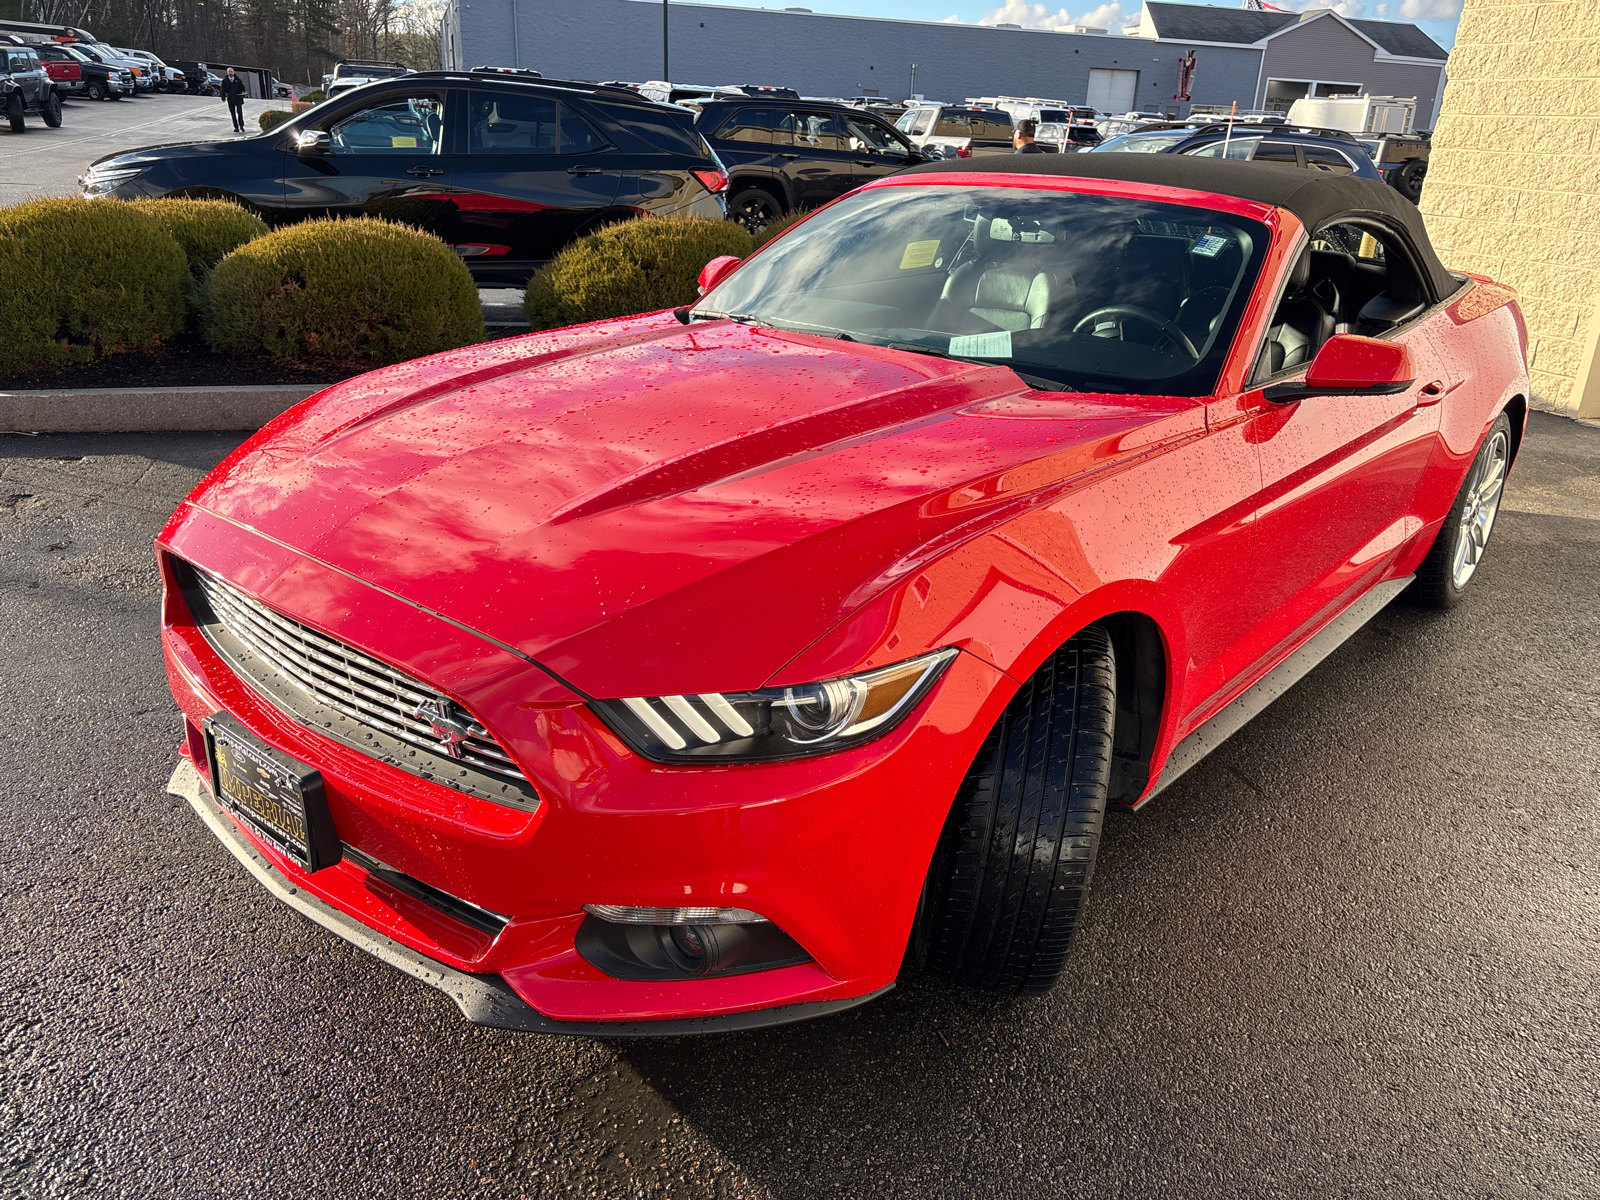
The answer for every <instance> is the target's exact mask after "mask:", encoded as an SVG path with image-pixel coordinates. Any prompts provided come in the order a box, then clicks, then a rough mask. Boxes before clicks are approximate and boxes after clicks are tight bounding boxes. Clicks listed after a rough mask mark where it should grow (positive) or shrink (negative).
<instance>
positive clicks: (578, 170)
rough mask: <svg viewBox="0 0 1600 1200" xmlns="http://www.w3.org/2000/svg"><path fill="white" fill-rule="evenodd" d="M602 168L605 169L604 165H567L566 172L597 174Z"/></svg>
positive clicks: (569, 173)
mask: <svg viewBox="0 0 1600 1200" xmlns="http://www.w3.org/2000/svg"><path fill="white" fill-rule="evenodd" d="M604 170H605V168H604V167H568V168H567V174H568V175H598V174H600V173H601V172H602V171H604Z"/></svg>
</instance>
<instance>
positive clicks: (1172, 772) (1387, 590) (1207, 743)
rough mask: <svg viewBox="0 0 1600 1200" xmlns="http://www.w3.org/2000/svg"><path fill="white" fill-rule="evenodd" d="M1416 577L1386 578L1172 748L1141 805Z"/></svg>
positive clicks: (1308, 670)
mask: <svg viewBox="0 0 1600 1200" xmlns="http://www.w3.org/2000/svg"><path fill="white" fill-rule="evenodd" d="M1413 578H1414V576H1411V575H1407V576H1406V577H1405V578H1404V579H1386V580H1384V581H1383V582H1382V583H1378V584H1374V585H1373V586H1372V588H1371V590H1370V591H1368V592H1367V594H1366V595H1364V596H1362V597H1361V598H1360V599H1359V600H1357V601H1356V602H1355V603H1354V604H1352V605H1350V607H1349V608H1347V609H1345V610H1344V611H1343V612H1342V613H1340V614H1339V615H1338V616H1337V617H1335V618H1334V619H1333V620H1331V621H1329V622H1328V623H1327V624H1326V625H1324V626H1323V627H1322V628H1321V629H1320V630H1319V631H1318V632H1317V633H1316V634H1315V635H1314V636H1313V637H1311V638H1310V639H1309V640H1308V641H1307V642H1306V643H1305V645H1303V646H1301V647H1300V649H1298V650H1296V651H1295V652H1294V653H1293V654H1291V655H1289V657H1288V658H1286V659H1284V660H1283V661H1282V662H1281V663H1279V664H1278V665H1277V666H1276V667H1274V668H1273V669H1272V670H1270V671H1268V672H1267V673H1266V674H1265V675H1263V676H1262V677H1261V678H1260V679H1259V680H1257V681H1256V683H1255V685H1254V686H1253V687H1250V688H1249V689H1247V690H1246V691H1245V692H1244V693H1243V694H1242V695H1240V696H1239V697H1238V698H1237V699H1236V700H1234V702H1233V703H1232V704H1230V705H1228V707H1227V708H1225V709H1223V710H1222V711H1221V712H1219V713H1218V714H1217V715H1216V716H1214V717H1212V718H1211V719H1210V720H1209V721H1207V722H1206V723H1205V724H1204V725H1202V726H1200V728H1199V729H1196V730H1195V731H1194V732H1193V733H1191V734H1190V735H1189V736H1188V737H1186V738H1184V739H1183V741H1181V742H1179V743H1178V744H1177V745H1176V746H1175V747H1173V750H1172V753H1171V754H1169V755H1167V764H1166V766H1164V767H1162V768H1161V778H1160V779H1159V780H1157V782H1156V785H1155V786H1154V787H1153V788H1151V789H1150V790H1149V791H1148V792H1146V793H1145V796H1144V799H1142V800H1140V801H1139V804H1138V805H1135V806H1134V807H1136V808H1137V807H1139V805H1143V804H1147V803H1149V802H1150V801H1151V800H1153V799H1155V797H1156V796H1157V795H1159V794H1160V793H1161V792H1163V791H1165V790H1166V789H1167V788H1168V787H1169V786H1171V785H1172V784H1173V783H1174V782H1176V781H1177V779H1178V778H1179V777H1180V776H1181V775H1182V774H1183V773H1184V772H1185V771H1187V770H1188V769H1189V768H1190V767H1192V766H1194V765H1195V764H1196V763H1197V762H1199V761H1200V760H1201V759H1202V758H1204V757H1205V756H1206V755H1208V754H1210V753H1211V752H1212V751H1213V750H1215V749H1216V748H1217V747H1218V746H1220V745H1222V743H1223V742H1225V741H1227V740H1228V739H1229V738H1230V737H1232V736H1233V735H1234V734H1236V733H1238V732H1239V730H1241V729H1243V728H1244V727H1245V725H1247V724H1248V723H1249V722H1250V720H1251V719H1252V718H1253V717H1255V716H1256V714H1257V713H1259V712H1261V711H1262V710H1263V709H1264V708H1266V707H1267V705H1269V704H1271V703H1272V702H1273V701H1274V700H1276V699H1277V698H1278V697H1279V696H1281V695H1283V694H1284V693H1285V692H1287V691H1288V690H1289V689H1290V688H1292V687H1293V686H1294V685H1295V684H1297V683H1299V682H1300V680H1301V679H1303V678H1305V676H1307V675H1309V674H1310V673H1311V671H1312V670H1313V669H1315V668H1316V667H1317V665H1318V664H1319V663H1321V662H1322V660H1323V659H1325V658H1327V657H1328V655H1330V654H1332V653H1333V652H1334V651H1335V650H1337V649H1338V648H1339V647H1340V646H1342V645H1344V643H1345V642H1347V641H1349V640H1350V638H1351V637H1353V636H1354V635H1355V634H1356V633H1358V632H1359V631H1360V630H1361V627H1362V626H1363V625H1365V624H1366V623H1367V622H1368V621H1370V620H1372V618H1373V617H1375V616H1377V615H1378V614H1379V613H1380V612H1382V611H1383V609H1384V608H1385V607H1386V606H1387V605H1388V604H1389V602H1390V601H1391V600H1393V599H1394V598H1395V597H1396V596H1398V595H1399V594H1400V593H1401V592H1403V591H1405V590H1406V588H1407V587H1409V586H1410V584H1411V580H1412V579H1413Z"/></svg>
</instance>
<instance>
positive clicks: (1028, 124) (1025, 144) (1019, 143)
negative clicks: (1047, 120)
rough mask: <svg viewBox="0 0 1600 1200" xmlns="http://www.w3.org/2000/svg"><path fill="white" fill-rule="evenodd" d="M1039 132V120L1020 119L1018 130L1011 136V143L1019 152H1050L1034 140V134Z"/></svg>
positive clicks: (1016, 151)
mask: <svg viewBox="0 0 1600 1200" xmlns="http://www.w3.org/2000/svg"><path fill="white" fill-rule="evenodd" d="M1038 132H1039V122H1037V121H1018V122H1017V131H1016V133H1014V134H1013V135H1012V137H1011V144H1012V145H1013V146H1015V147H1016V150H1015V151H1014V152H1015V153H1017V154H1049V153H1050V151H1048V150H1046V149H1045V148H1044V147H1043V146H1041V145H1039V143H1038V142H1036V141H1034V140H1033V135H1034V134H1036V133H1038Z"/></svg>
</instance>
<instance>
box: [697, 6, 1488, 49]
mask: <svg viewBox="0 0 1600 1200" xmlns="http://www.w3.org/2000/svg"><path fill="white" fill-rule="evenodd" d="M706 2H707V3H713V4H735V5H739V6H740V7H743V8H783V7H784V6H785V2H786V0H766V3H761V2H760V0H706ZM792 2H793V3H794V4H796V5H798V6H801V7H805V8H811V9H815V10H816V11H817V12H820V13H843V14H845V15H847V16H853V17H899V18H901V19H903V20H910V21H945V20H952V19H953V20H959V21H962V22H965V23H966V24H969V25H975V24H980V23H982V24H990V25H993V24H999V23H1001V22H1012V23H1015V24H1018V25H1023V26H1037V27H1043V28H1049V27H1052V26H1057V25H1088V26H1091V27H1095V28H1103V29H1108V30H1110V31H1111V32H1113V33H1115V32H1117V30H1119V29H1120V28H1121V27H1122V26H1124V25H1135V24H1138V21H1139V11H1140V9H1141V8H1142V7H1143V4H1142V3H1141V0H1110V3H1106V4H1096V3H1095V0H1077V3H1076V4H1074V3H1073V2H1072V0H1068V3H1067V4H1066V5H1065V6H1062V5H1061V4H1060V2H1059V0H1056V4H1055V6H1054V7H1052V6H1051V4H1049V3H1030V2H1029V0H792ZM1274 2H1276V4H1277V6H1278V7H1279V8H1294V9H1305V8H1332V9H1335V10H1337V11H1338V12H1341V13H1343V14H1344V15H1345V16H1347V17H1366V18H1369V19H1375V20H1380V21H1411V22H1414V23H1415V24H1416V25H1418V26H1420V27H1421V28H1422V30H1423V31H1424V32H1426V33H1427V34H1428V36H1429V37H1431V38H1433V40H1434V41H1436V42H1438V43H1439V44H1440V45H1441V46H1443V47H1445V49H1447V50H1448V49H1449V48H1450V47H1452V46H1454V45H1455V40H1456V22H1457V21H1458V20H1459V19H1460V17H1461V4H1462V0H1268V3H1274ZM1080 6H1081V7H1080ZM1224 7H1230V8H1237V7H1239V5H1238V4H1237V3H1234V4H1231V5H1226V6H1224Z"/></svg>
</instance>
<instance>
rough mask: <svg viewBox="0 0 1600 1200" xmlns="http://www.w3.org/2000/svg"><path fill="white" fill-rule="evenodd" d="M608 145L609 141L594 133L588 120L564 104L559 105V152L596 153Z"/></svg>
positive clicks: (609, 144) (609, 145)
mask: <svg viewBox="0 0 1600 1200" xmlns="http://www.w3.org/2000/svg"><path fill="white" fill-rule="evenodd" d="M610 147H611V143H610V142H608V141H606V139H605V138H603V137H601V136H600V135H599V134H598V133H596V132H595V131H594V129H592V128H591V127H590V125H589V122H587V121H585V120H584V119H583V118H582V117H580V116H579V115H578V114H577V113H575V112H573V111H572V109H570V108H568V107H567V106H566V105H565V104H563V105H562V106H561V153H563V154H598V153H599V152H600V151H602V150H607V149H610Z"/></svg>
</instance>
